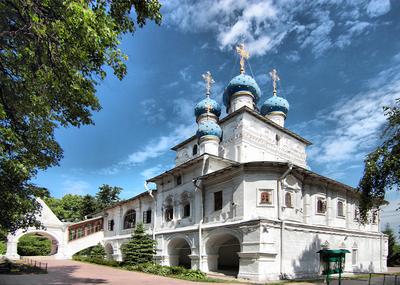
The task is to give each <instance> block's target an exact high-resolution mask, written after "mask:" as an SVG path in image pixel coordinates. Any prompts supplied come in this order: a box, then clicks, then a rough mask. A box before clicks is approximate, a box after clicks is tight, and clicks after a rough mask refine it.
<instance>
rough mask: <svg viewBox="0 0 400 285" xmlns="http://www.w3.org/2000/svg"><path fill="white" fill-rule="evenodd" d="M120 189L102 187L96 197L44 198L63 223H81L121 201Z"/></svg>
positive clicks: (69, 195)
mask: <svg viewBox="0 0 400 285" xmlns="http://www.w3.org/2000/svg"><path fill="white" fill-rule="evenodd" d="M121 191H122V188H120V187H113V186H109V185H102V186H101V187H99V191H98V192H97V194H96V196H95V197H93V196H91V195H85V196H81V195H74V194H66V195H64V196H63V197H62V198H61V199H57V198H54V197H48V198H44V201H45V202H46V204H47V205H48V206H49V208H50V209H51V210H52V211H53V213H54V214H55V215H56V216H57V217H58V218H59V219H60V220H62V221H70V222H73V221H80V220H83V219H84V218H85V216H87V215H90V214H94V213H96V212H99V211H101V210H103V209H104V208H105V207H108V206H111V205H112V204H114V203H115V202H117V201H119V197H118V195H119V193H120V192H121Z"/></svg>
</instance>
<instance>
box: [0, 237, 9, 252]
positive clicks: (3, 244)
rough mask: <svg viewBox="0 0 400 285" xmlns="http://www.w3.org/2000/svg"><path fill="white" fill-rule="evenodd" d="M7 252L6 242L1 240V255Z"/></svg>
mask: <svg viewBox="0 0 400 285" xmlns="http://www.w3.org/2000/svg"><path fill="white" fill-rule="evenodd" d="M6 250H7V245H6V242H5V241H2V240H0V255H1V254H5V253H6Z"/></svg>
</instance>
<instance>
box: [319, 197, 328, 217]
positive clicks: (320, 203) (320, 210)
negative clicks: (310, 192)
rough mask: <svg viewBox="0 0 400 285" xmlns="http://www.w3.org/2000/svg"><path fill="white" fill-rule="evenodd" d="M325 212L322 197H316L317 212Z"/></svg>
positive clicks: (324, 203)
mask: <svg viewBox="0 0 400 285" xmlns="http://www.w3.org/2000/svg"><path fill="white" fill-rule="evenodd" d="M325 212H326V202H325V199H324V198H318V200H317V213H318V214H325Z"/></svg>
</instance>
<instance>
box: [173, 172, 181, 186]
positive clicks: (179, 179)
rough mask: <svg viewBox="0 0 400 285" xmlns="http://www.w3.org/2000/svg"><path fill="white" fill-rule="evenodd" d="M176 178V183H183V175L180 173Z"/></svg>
mask: <svg viewBox="0 0 400 285" xmlns="http://www.w3.org/2000/svg"><path fill="white" fill-rule="evenodd" d="M175 179H176V185H181V184H182V175H180V174H179V175H178V176H176V177H175Z"/></svg>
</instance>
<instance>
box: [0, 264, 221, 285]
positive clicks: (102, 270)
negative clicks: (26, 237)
mask: <svg viewBox="0 0 400 285" xmlns="http://www.w3.org/2000/svg"><path fill="white" fill-rule="evenodd" d="M41 261H44V260H41ZM45 262H48V265H49V267H48V274H29V275H7V274H0V284H1V285H81V284H113V285H128V284H129V285H131V284H132V285H133V284H140V285H147V284H149V285H150V284H151V285H154V284H156V285H164V284H171V285H183V284H193V285H194V284H202V285H205V284H218V283H200V282H190V281H185V280H178V279H172V278H166V277H162V276H156V275H151V274H145V273H140V272H131V271H126V270H121V269H116V268H112V267H108V266H101V265H95V264H88V263H83V262H77V261H73V260H46V261H45ZM226 284H227V283H224V284H223V285H226Z"/></svg>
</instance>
